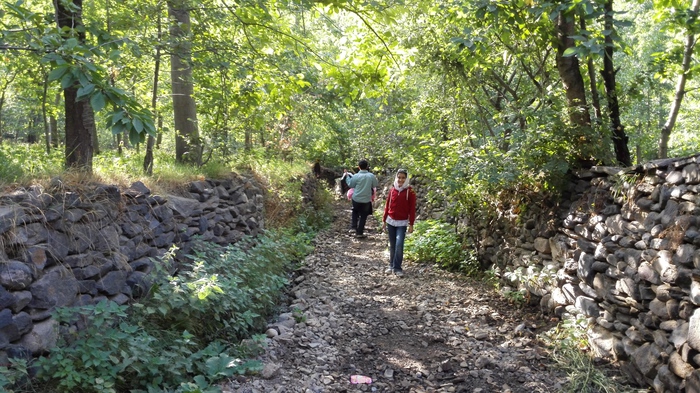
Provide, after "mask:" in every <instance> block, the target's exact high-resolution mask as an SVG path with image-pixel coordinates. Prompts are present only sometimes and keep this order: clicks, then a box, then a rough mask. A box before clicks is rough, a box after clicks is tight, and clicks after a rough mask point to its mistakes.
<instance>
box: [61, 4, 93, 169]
mask: <svg viewBox="0 0 700 393" xmlns="http://www.w3.org/2000/svg"><path fill="white" fill-rule="evenodd" d="M63 4H64V3H63V1H62V0H53V5H54V8H55V10H56V19H57V23H58V27H59V28H68V29H70V30H69V33H68V34H72V35H77V37H78V39H79V40H80V41H81V42H85V31H84V29H83V28H82V25H83V23H82V15H81V13H82V6H83V0H72V7H71V9H77V12H72V11H70V10H69V9H67V8H65V7H64V5H63ZM77 95H78V87H77V86H76V85H73V86H70V87H68V88H66V89H65V90H64V91H63V98H64V100H65V103H64V105H65V112H66V167H67V168H76V169H79V170H81V171H85V172H88V173H91V172H92V155H93V145H92V134H93V132H94V128H95V115H94V113H93V110H92V107H91V106H90V103H89V102H88V101H87V100H80V101H76V97H77Z"/></svg>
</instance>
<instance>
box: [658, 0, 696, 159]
mask: <svg viewBox="0 0 700 393" xmlns="http://www.w3.org/2000/svg"><path fill="white" fill-rule="evenodd" d="M690 11H691V12H689V13H688V18H687V22H686V23H687V26H686V28H687V33H686V36H685V46H684V50H683V62H682V65H681V72H680V74H679V75H678V82H677V84H676V92H675V95H674V99H673V102H672V103H671V110H670V111H669V113H668V118H667V119H666V123H664V125H663V127H661V138H660V140H659V152H658V156H659V158H666V156H667V155H668V141H669V138H670V136H671V132H672V131H673V127H674V126H675V125H676V120H677V119H678V113H679V112H680V108H681V103H682V102H683V97H685V93H686V91H685V85H686V82H687V80H688V77H689V75H688V73H689V71H690V65H691V62H692V60H693V52H695V44H696V43H697V39H696V37H695V31H696V29H697V27H694V25H695V24H696V23H697V20H698V11H700V0H693V3H692V5H691V7H690Z"/></svg>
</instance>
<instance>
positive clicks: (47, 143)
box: [41, 74, 51, 154]
mask: <svg viewBox="0 0 700 393" xmlns="http://www.w3.org/2000/svg"><path fill="white" fill-rule="evenodd" d="M48 90H49V77H48V74H44V90H43V91H42V93H41V119H42V120H43V122H44V142H45V143H44V146H45V147H46V154H49V153H51V123H49V119H48V115H47V114H46V101H47V95H48Z"/></svg>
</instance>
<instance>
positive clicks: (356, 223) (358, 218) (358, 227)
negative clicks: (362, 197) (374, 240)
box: [350, 200, 372, 235]
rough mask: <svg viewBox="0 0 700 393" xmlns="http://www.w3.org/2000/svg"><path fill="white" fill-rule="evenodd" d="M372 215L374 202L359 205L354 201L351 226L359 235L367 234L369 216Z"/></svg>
mask: <svg viewBox="0 0 700 393" xmlns="http://www.w3.org/2000/svg"><path fill="white" fill-rule="evenodd" d="M370 214H372V202H367V203H359V202H355V201H354V200H353V201H352V223H351V224H350V226H351V227H352V229H354V230H355V233H356V234H358V235H363V234H364V233H365V223H366V222H367V216H369V215H370Z"/></svg>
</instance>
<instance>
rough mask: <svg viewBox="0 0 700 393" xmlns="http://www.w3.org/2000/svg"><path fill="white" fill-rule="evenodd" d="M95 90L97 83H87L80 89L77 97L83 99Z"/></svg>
mask: <svg viewBox="0 0 700 393" xmlns="http://www.w3.org/2000/svg"><path fill="white" fill-rule="evenodd" d="M94 90H95V85H94V84H92V83H90V84H88V85H85V86H81V87H80V88H79V89H78V93H77V97H76V99H77V100H81V99H83V98H85V97H86V96H89V95H90V93H92V92H93V91H94Z"/></svg>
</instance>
